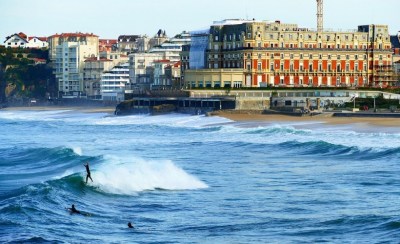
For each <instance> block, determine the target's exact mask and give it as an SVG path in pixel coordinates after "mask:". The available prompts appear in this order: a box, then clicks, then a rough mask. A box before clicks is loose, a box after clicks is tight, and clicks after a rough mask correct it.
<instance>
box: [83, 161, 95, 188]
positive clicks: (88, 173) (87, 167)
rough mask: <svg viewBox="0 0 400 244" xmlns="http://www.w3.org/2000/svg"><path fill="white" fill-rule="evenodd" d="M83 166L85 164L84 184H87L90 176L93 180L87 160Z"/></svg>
mask: <svg viewBox="0 0 400 244" xmlns="http://www.w3.org/2000/svg"><path fill="white" fill-rule="evenodd" d="M83 166H85V168H86V174H87V175H86V184H87V181H88V178H90V180H91V181H92V182H93V179H92V176H90V169H89V162H87V163H86V164H84V165H83Z"/></svg>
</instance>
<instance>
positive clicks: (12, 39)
mask: <svg viewBox="0 0 400 244" xmlns="http://www.w3.org/2000/svg"><path fill="white" fill-rule="evenodd" d="M27 44H28V41H27V40H25V39H24V38H22V37H20V36H19V35H18V34H13V35H11V36H8V37H7V38H6V40H5V41H4V46H5V47H11V48H18V47H20V48H26V45H27Z"/></svg>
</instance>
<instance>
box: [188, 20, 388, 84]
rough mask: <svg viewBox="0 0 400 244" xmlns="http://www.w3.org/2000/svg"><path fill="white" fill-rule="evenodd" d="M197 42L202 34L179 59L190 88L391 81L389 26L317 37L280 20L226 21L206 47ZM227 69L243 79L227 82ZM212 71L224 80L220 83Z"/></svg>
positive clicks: (213, 30) (212, 30)
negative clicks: (199, 61) (239, 74)
mask: <svg viewBox="0 0 400 244" xmlns="http://www.w3.org/2000/svg"><path fill="white" fill-rule="evenodd" d="M196 38H198V39H201V38H204V35H201V36H199V37H194V38H193V37H192V46H190V50H186V51H185V49H184V52H182V56H181V61H182V69H183V71H184V81H185V85H186V86H187V87H202V86H203V87H206V86H209V84H210V83H211V86H213V84H215V85H217V86H218V84H220V86H223V87H239V86H241V87H265V86H281V87H338V86H340V87H351V86H353V87H358V86H373V87H384V86H388V85H391V84H392V82H393V81H392V80H391V79H390V77H389V75H388V71H389V70H390V69H391V66H392V49H391V44H390V38H389V31H388V27H387V25H365V26H359V27H358V29H357V30H353V31H346V32H341V31H339V32H338V31H328V30H324V31H323V32H317V31H313V30H309V29H307V28H299V27H298V26H297V25H295V24H282V23H280V22H279V21H276V22H267V21H256V20H225V21H221V22H214V24H213V25H212V26H211V27H210V30H209V32H208V40H207V46H206V47H205V48H199V47H200V46H201V45H203V43H201V42H196V41H193V40H195V39H196ZM194 43H197V46H196V45H193V44H194ZM199 43H200V44H199ZM199 50H202V52H199ZM192 54H193V55H197V56H200V57H202V58H204V63H203V67H204V68H198V67H201V65H200V66H199V65H198V64H196V65H192V59H191V56H192ZM197 60H199V59H197ZM194 67H195V69H196V70H194V71H193V70H191V69H193V68H194ZM228 70H232V72H234V74H236V73H240V72H241V73H242V77H241V79H240V80H239V79H238V78H237V76H234V75H233V76H232V79H227V78H228V77H229V75H227V73H229V72H230V71H228ZM238 71H239V72H238ZM210 72H216V73H220V74H221V75H222V74H224V75H223V76H221V78H220V79H221V80H217V81H219V83H218V82H215V81H213V80H211V79H210V76H209V73H210ZM193 74H196V76H193ZM202 74H204V75H203V76H202ZM222 79H226V80H222ZM235 79H236V80H235ZM238 81H241V84H240V85H238V83H237V82H238Z"/></svg>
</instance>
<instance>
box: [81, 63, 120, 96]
mask: <svg viewBox="0 0 400 244" xmlns="http://www.w3.org/2000/svg"><path fill="white" fill-rule="evenodd" d="M113 67H114V62H113V60H111V59H106V58H97V57H94V58H88V59H86V60H85V64H84V68H83V83H84V93H85V94H86V97H87V98H89V99H101V92H100V80H101V75H102V74H103V72H104V71H109V70H111V69H112V68H113Z"/></svg>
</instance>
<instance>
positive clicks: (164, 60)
mask: <svg viewBox="0 0 400 244" xmlns="http://www.w3.org/2000/svg"><path fill="white" fill-rule="evenodd" d="M169 62H170V60H169V59H159V60H155V61H154V63H169Z"/></svg>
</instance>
